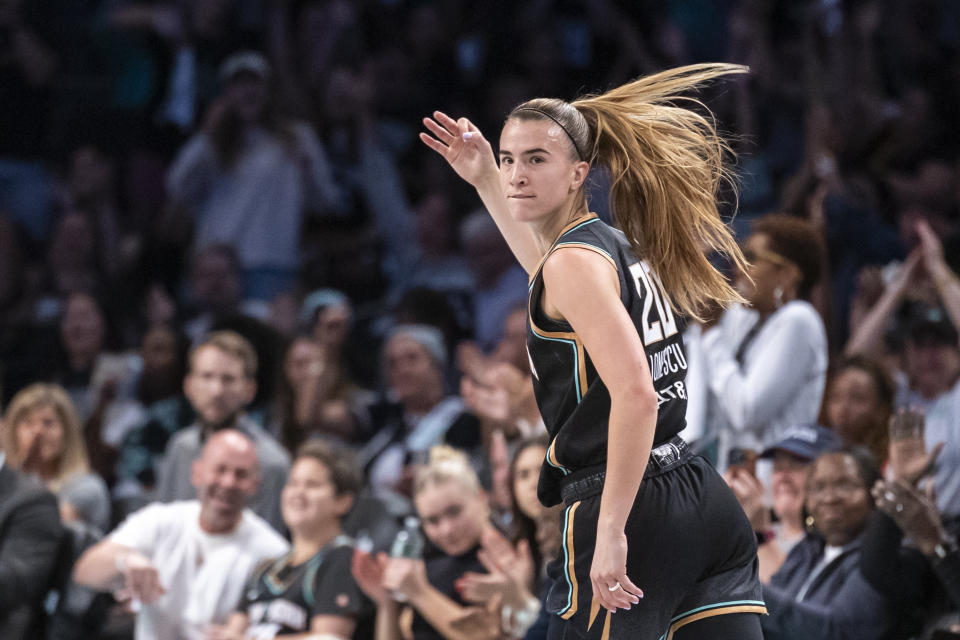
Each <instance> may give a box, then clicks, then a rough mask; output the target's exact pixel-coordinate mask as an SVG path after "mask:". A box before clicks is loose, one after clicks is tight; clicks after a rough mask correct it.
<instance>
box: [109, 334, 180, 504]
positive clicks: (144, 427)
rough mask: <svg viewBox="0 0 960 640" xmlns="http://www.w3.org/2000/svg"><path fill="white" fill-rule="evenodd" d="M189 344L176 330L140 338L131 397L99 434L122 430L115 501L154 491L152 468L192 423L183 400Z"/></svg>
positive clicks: (155, 479) (154, 472) (154, 468)
mask: <svg viewBox="0 0 960 640" xmlns="http://www.w3.org/2000/svg"><path fill="white" fill-rule="evenodd" d="M188 347H189V345H188V343H187V338H186V336H185V335H183V334H181V333H179V332H178V331H176V330H175V329H173V328H171V327H169V326H165V325H158V326H155V327H153V328H151V329H150V330H148V331H147V333H146V334H145V335H144V337H143V344H142V346H141V348H140V360H141V362H142V370H141V372H140V375H139V377H138V379H137V384H136V395H135V397H134V398H131V399H130V400H128V401H127V403H125V406H124V407H123V410H122V411H121V412H119V413H118V415H116V416H110V415H106V416H104V420H105V425H104V428H103V432H104V433H105V434H109V433H111V432H112V431H113V430H117V431H121V430H123V429H124V428H126V429H127V431H126V432H125V434H124V435H123V436H122V439H121V440H120V444H119V446H118V447H117V453H116V456H117V463H116V470H115V473H116V477H117V483H116V484H115V486H114V487H113V493H114V496H115V497H117V498H134V497H136V498H140V497H144V496H145V494H147V493H149V492H152V491H153V490H154V489H156V484H157V477H156V471H157V470H156V467H157V464H158V461H159V459H160V457H161V456H162V455H163V452H164V451H166V449H167V443H168V442H169V440H170V437H171V436H172V435H173V434H174V433H176V432H177V431H179V430H180V429H181V428H182V427H184V426H185V425H188V424H190V423H191V422H193V420H194V415H193V409H192V408H191V406H190V403H189V402H187V399H186V398H185V397H184V395H183V379H184V377H185V376H186V373H187V353H188Z"/></svg>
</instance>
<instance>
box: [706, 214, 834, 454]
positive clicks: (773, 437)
mask: <svg viewBox="0 0 960 640" xmlns="http://www.w3.org/2000/svg"><path fill="white" fill-rule="evenodd" d="M743 253H744V256H745V257H746V258H747V260H748V261H749V262H750V265H751V266H750V268H749V270H748V273H738V274H737V275H736V287H737V290H738V291H739V292H740V294H741V295H742V296H743V297H744V298H745V299H746V300H747V301H748V302H749V303H750V308H745V307H739V306H738V307H734V308H731V309H729V310H728V311H726V312H725V313H724V314H723V316H722V317H721V318H720V320H719V322H718V323H716V325H715V326H709V327H704V330H703V333H702V338H701V345H700V346H701V349H702V357H703V363H704V365H705V367H704V377H705V379H706V383H707V386H708V388H709V390H710V394H709V408H708V412H707V428H708V430H710V431H713V432H714V433H716V435H717V437H718V443H719V465H718V466H720V467H721V468H722V467H725V466H726V463H727V457H728V454H729V451H730V449H732V448H735V447H737V448H749V449H754V450H757V451H759V450H762V449H764V448H766V447H769V446H770V445H771V444H773V443H774V442H776V441H778V440H780V439H781V438H782V437H783V434H784V432H785V431H786V430H787V429H788V428H789V427H791V426H796V425H800V424H811V423H814V422H816V420H817V412H818V411H819V408H820V402H821V399H822V397H823V390H824V385H825V381H826V372H827V337H826V331H825V329H824V326H823V321H822V320H821V318H820V316H819V315H818V313H817V311H816V310H815V309H814V308H813V306H812V305H811V304H810V303H809V302H808V300H809V297H810V292H811V290H812V289H813V287H814V285H816V283H817V281H818V280H819V278H820V272H821V265H822V260H823V253H824V249H823V245H822V242H821V240H820V238H819V236H818V234H817V233H816V231H815V230H814V229H813V228H812V227H811V226H810V225H809V224H808V223H807V222H805V221H803V220H801V219H799V218H794V217H791V216H785V215H768V216H764V217H763V218H760V219H758V220H756V221H755V222H754V224H753V227H752V230H751V234H750V236H749V237H748V238H747V240H746V242H744V244H743ZM748 276H749V277H748Z"/></svg>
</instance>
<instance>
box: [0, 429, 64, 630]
mask: <svg viewBox="0 0 960 640" xmlns="http://www.w3.org/2000/svg"><path fill="white" fill-rule="evenodd" d="M2 429H3V424H2V423H0V431H2ZM5 439H6V438H5ZM62 536H63V530H62V529H61V526H60V518H59V517H58V516H57V501H56V499H55V498H54V497H53V495H51V494H50V492H49V491H47V490H46V489H45V488H44V486H43V485H42V484H41V483H40V482H38V481H37V480H36V479H34V478H30V477H28V476H26V475H24V474H22V473H20V472H19V471H17V470H16V469H14V468H12V467H11V465H10V464H9V463H8V461H7V460H6V454H5V453H4V451H3V450H0V638H42V637H43V623H44V610H43V597H44V595H45V594H46V592H47V589H49V588H50V586H51V584H50V582H51V579H52V578H53V576H54V572H55V571H56V562H57V554H58V549H59V547H60V542H61V538H62Z"/></svg>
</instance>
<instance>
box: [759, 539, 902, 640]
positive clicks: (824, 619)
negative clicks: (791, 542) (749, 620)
mask: <svg viewBox="0 0 960 640" xmlns="http://www.w3.org/2000/svg"><path fill="white" fill-rule="evenodd" d="M823 549H824V542H823V540H821V539H820V538H818V537H815V536H812V535H808V536H807V537H806V538H804V539H803V540H801V541H800V542H798V543H797V544H796V546H794V548H793V549H791V550H790V554H789V555H788V556H787V559H786V560H785V561H784V563H783V566H781V567H780V570H779V571H777V572H776V573H775V574H774V575H773V577H772V578H771V579H770V585H768V586H764V589H763V599H764V600H765V601H766V603H767V611H768V612H769V614H770V615H767V616H762V617H761V619H760V621H761V624H762V626H763V637H764V639H765V640H812V639H813V638H816V639H817V640H874V639H877V640H879V639H880V638H883V637H884V636H885V634H886V633H887V630H888V628H889V625H890V621H889V619H888V616H887V612H886V606H887V605H886V601H885V599H884V598H883V596H882V595H881V594H880V593H879V592H878V591H877V590H876V589H874V588H873V587H872V586H871V585H870V583H868V582H867V581H866V580H865V579H864V577H863V575H862V574H861V573H860V540H859V539H857V540H854V541H853V542H852V543H850V544H849V545H847V547H846V548H845V549H844V550H843V552H842V553H841V554H840V555H839V556H838V557H837V558H834V560H833V561H832V562H830V564H828V565H826V567H824V568H823V569H822V570H821V571H820V573H819V574H818V575H817V577H816V578H815V579H814V580H813V582H811V583H810V585H809V586H808V588H807V590H806V593H804V594H803V597H802V598H800V599H798V595H799V594H800V591H801V588H802V587H803V586H804V584H805V583H806V582H807V579H808V578H809V577H810V575H811V573H812V572H813V571H814V569H815V568H816V567H817V564H818V563H819V562H820V560H821V558H822V557H823Z"/></svg>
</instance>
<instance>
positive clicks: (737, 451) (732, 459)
mask: <svg viewBox="0 0 960 640" xmlns="http://www.w3.org/2000/svg"><path fill="white" fill-rule="evenodd" d="M731 467H739V468H741V469H743V470H744V471H746V472H747V473H749V474H750V475H752V476H755V475H757V452H756V451H754V450H753V449H745V448H742V447H734V448H732V449H730V452H729V453H728V454H727V468H731Z"/></svg>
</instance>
